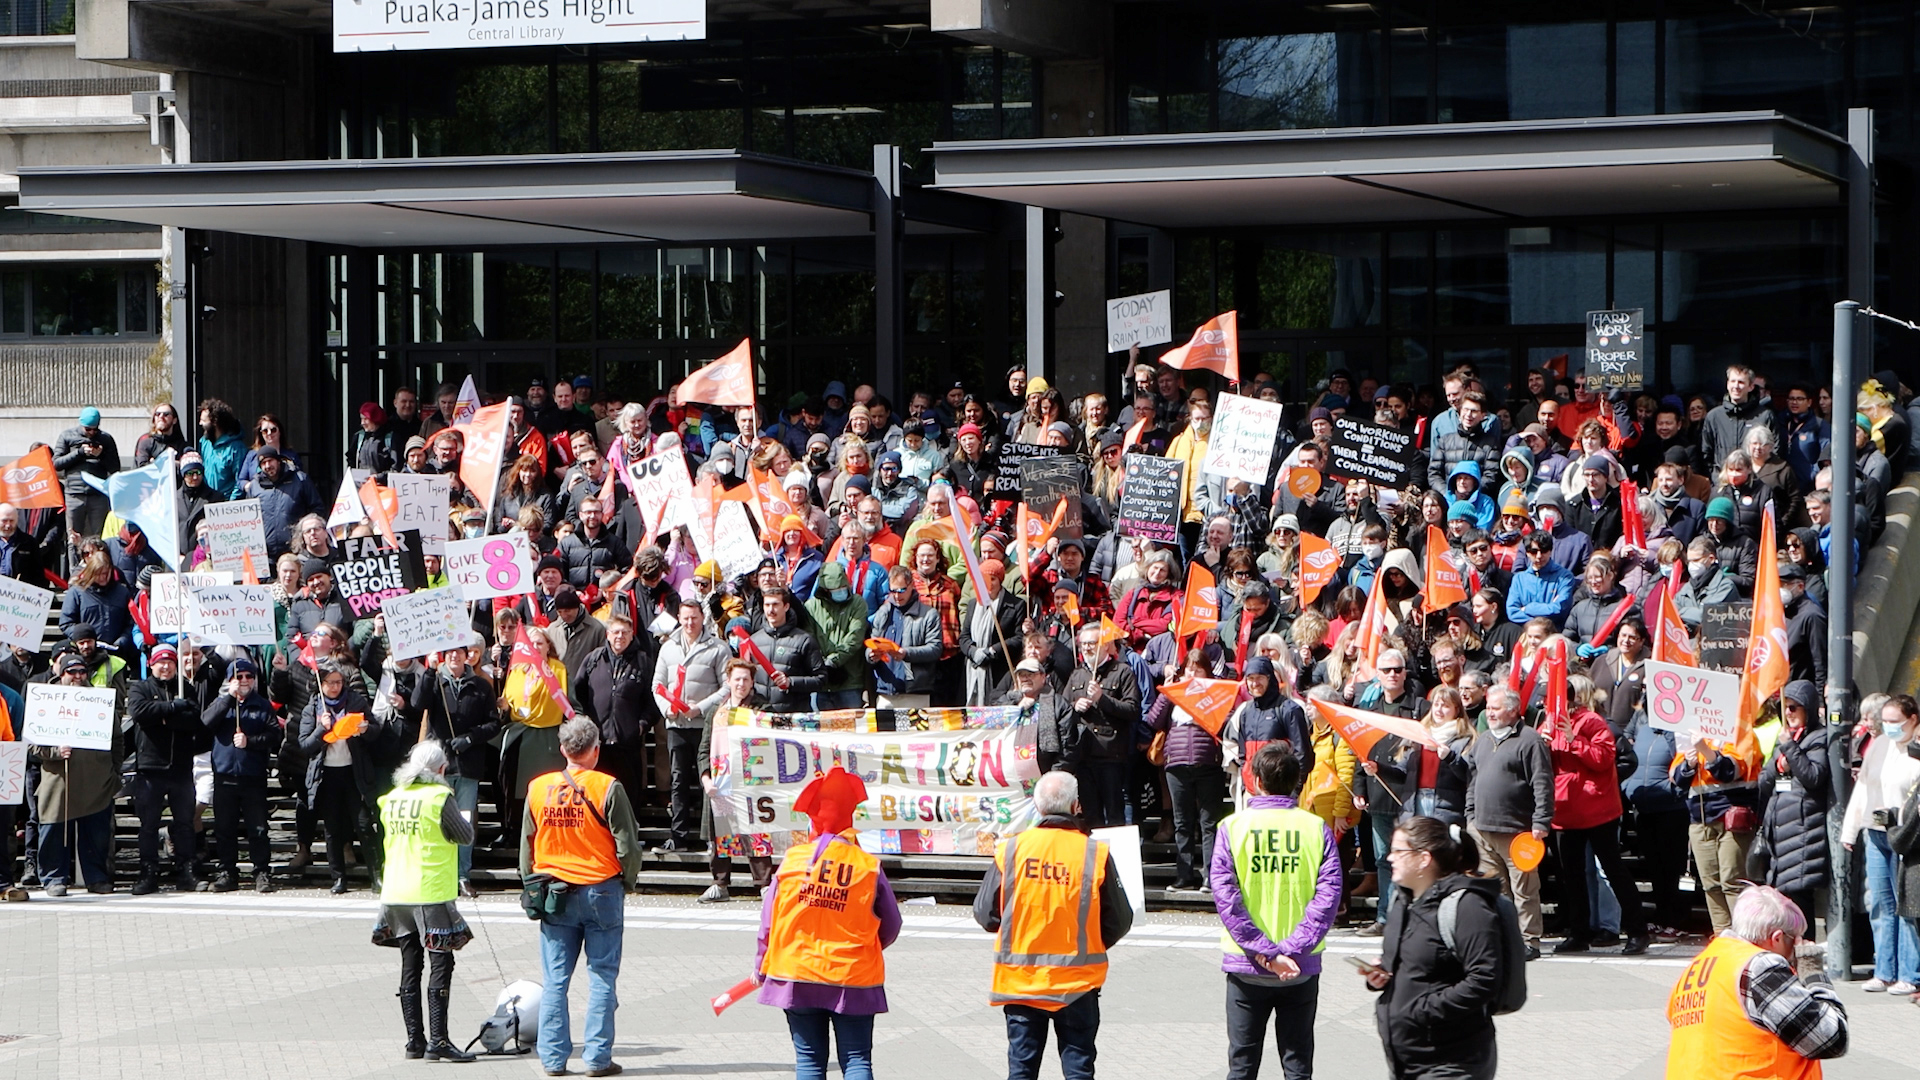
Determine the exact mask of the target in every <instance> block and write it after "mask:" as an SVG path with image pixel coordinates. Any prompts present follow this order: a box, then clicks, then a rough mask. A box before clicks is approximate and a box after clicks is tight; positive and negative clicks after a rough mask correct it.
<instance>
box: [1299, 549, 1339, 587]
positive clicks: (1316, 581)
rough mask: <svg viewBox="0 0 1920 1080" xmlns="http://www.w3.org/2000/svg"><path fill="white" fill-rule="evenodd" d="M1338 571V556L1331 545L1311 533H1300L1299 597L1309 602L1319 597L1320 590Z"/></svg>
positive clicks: (1329, 583) (1330, 581)
mask: <svg viewBox="0 0 1920 1080" xmlns="http://www.w3.org/2000/svg"><path fill="white" fill-rule="evenodd" d="M1339 573H1340V556H1339V555H1337V554H1335V553H1334V550H1333V545H1332V544H1329V543H1327V542H1326V541H1325V540H1323V539H1321V538H1320V537H1318V536H1315V535H1313V534H1312V533H1304V532H1303V533H1301V534H1300V599H1301V601H1302V602H1304V603H1308V604H1311V603H1313V602H1314V601H1315V600H1317V599H1319V598H1320V590H1322V589H1324V588H1326V587H1327V586H1328V585H1331V584H1332V583H1333V579H1334V577H1335V575H1337V574H1339Z"/></svg>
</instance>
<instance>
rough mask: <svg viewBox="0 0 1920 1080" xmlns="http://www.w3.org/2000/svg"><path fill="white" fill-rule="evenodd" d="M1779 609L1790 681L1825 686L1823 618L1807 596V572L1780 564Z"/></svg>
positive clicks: (1793, 565) (1819, 610) (1796, 566)
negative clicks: (1783, 616)
mask: <svg viewBox="0 0 1920 1080" xmlns="http://www.w3.org/2000/svg"><path fill="white" fill-rule="evenodd" d="M1779 575H1780V606H1781V607H1782V608H1783V609H1784V610H1785V611H1786V615H1787V666H1788V675H1787V677H1788V678H1790V679H1806V680H1808V681H1810V682H1812V683H1813V685H1815V686H1825V685H1827V614H1826V612H1824V611H1822V610H1821V609H1820V605H1819V604H1816V603H1814V602H1813V599H1812V597H1809V596H1808V595H1807V571H1806V568H1805V567H1803V566H1801V565H1800V564H1799V563H1794V562H1786V561H1784V560H1783V561H1782V562H1781V563H1780V568H1779Z"/></svg>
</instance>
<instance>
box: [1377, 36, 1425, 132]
mask: <svg viewBox="0 0 1920 1080" xmlns="http://www.w3.org/2000/svg"><path fill="white" fill-rule="evenodd" d="M1427 34H1428V28H1427V27H1425V26H1396V27H1394V28H1393V29H1392V30H1390V31H1389V32H1388V34H1387V86H1388V92H1387V123H1389V124H1431V123H1433V109H1432V105H1433V88H1432V87H1431V86H1430V85H1428V78H1429V76H1430V75H1431V74H1432V72H1433V56H1432V49H1431V47H1430V45H1429V43H1428V41H1427Z"/></svg>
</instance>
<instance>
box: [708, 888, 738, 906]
mask: <svg viewBox="0 0 1920 1080" xmlns="http://www.w3.org/2000/svg"><path fill="white" fill-rule="evenodd" d="M732 899H733V894H732V893H730V892H728V891H727V887H726V886H725V885H709V886H707V891H706V892H703V893H701V894H700V902H701V903H703V904H724V903H726V902H727V901H729V900H732Z"/></svg>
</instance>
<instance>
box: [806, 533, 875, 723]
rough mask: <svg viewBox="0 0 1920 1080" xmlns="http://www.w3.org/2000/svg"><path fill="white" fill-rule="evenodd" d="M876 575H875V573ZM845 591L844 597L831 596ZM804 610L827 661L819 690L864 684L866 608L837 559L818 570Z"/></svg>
mask: <svg viewBox="0 0 1920 1080" xmlns="http://www.w3.org/2000/svg"><path fill="white" fill-rule="evenodd" d="M876 576H878V575H876ZM841 591H844V592H845V593H846V599H845V600H836V599H834V593H835V592H841ZM801 610H802V611H804V612H805V613H806V619H807V623H808V626H809V627H810V628H811V629H812V631H813V637H814V640H815V641H817V642H818V643H819V645H820V654H821V656H822V657H823V658H824V659H825V660H826V662H827V681H826V685H825V686H824V687H823V688H822V693H828V694H834V693H839V692H841V691H843V690H859V689H861V688H863V687H864V686H866V684H867V650H866V645H865V642H866V640H867V619H868V618H869V615H870V613H869V612H868V610H867V601H866V598H865V597H863V596H861V595H859V594H858V593H855V592H854V591H853V585H852V580H851V579H850V578H848V577H847V568H846V567H844V566H842V565H840V564H839V563H837V562H833V563H828V564H827V565H826V566H824V567H822V568H821V570H820V576H819V578H817V579H816V581H815V584H814V589H813V598H812V599H810V600H808V601H807V602H806V604H805V606H804V607H802V608H801Z"/></svg>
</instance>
